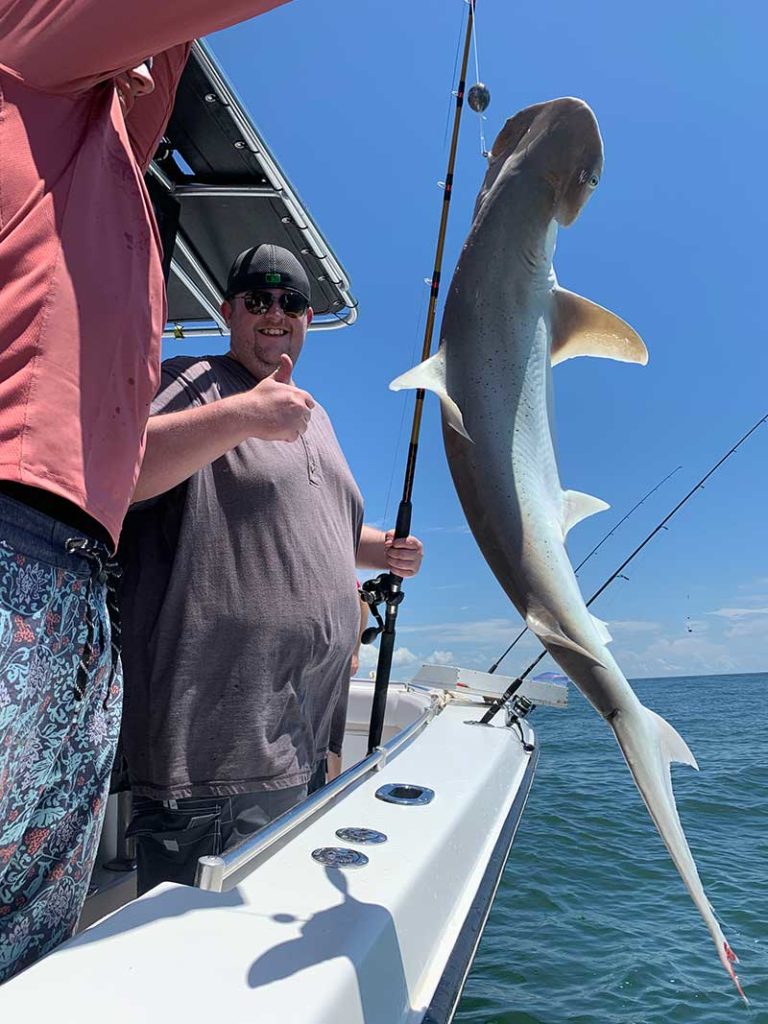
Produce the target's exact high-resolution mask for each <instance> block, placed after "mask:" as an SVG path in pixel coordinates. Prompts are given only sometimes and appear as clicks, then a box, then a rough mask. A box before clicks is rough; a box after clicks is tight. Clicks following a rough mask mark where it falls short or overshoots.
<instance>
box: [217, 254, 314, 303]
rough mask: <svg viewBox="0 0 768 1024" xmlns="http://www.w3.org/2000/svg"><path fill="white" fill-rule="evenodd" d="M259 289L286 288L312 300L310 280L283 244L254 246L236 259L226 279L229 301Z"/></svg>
mask: <svg viewBox="0 0 768 1024" xmlns="http://www.w3.org/2000/svg"><path fill="white" fill-rule="evenodd" d="M257 288H285V290H286V291H291V292H298V294H299V295H301V296H303V297H304V298H305V299H306V300H307V302H309V301H310V289H309V278H308V277H307V272H306V271H305V270H304V267H302V265H301V263H299V261H298V260H297V259H296V257H295V256H294V255H293V253H292V252H289V251H288V249H283V248H282V246H280V245H268V244H266V243H265V244H263V245H254V246H251V248H250V249H246V250H245V252H241V253H240V255H239V256H238V257H237V258H236V259H235V262H234V263H233V264H232V266H231V267H230V270H229V276H228V277H227V298H228V299H231V298H232V296H233V295H238V294H239V293H240V292H250V291H254V290H255V289H257Z"/></svg>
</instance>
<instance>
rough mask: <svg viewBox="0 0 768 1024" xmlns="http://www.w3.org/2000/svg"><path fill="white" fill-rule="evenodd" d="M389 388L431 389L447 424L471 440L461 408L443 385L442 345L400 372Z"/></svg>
mask: <svg viewBox="0 0 768 1024" xmlns="http://www.w3.org/2000/svg"><path fill="white" fill-rule="evenodd" d="M389 388H390V391H403V390H407V389H409V388H411V389H418V388H423V389H424V390H425V391H433V392H434V393H435V394H436V395H437V397H438V398H439V399H440V404H441V405H442V407H443V415H444V416H445V419H446V422H447V423H448V425H449V426H451V427H453V429H454V430H455V431H456V432H457V433H458V434H461V436H462V437H466V439H467V440H468V441H471V440H472V438H471V437H470V436H469V434H468V433H467V428H466V427H465V426H464V417H463V416H462V415H461V409H460V408H459V407H458V405H457V404H456V402H455V401H454V400H453V399H452V398H451V396H450V395H449V394H448V389H447V387H446V385H445V350H444V349H443V346H442V345H441V346H440V348H439V349H438V350H437V352H435V354H434V355H433V356H430V357H429V359H425V360H424V362H423V363H419V365H418V366H414V367H413V369H411V370H407V371H406V372H405V373H401V374H400V376H399V377H395V379H394V380H393V381H392V383H391V384H390V385H389Z"/></svg>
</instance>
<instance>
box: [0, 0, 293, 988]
mask: <svg viewBox="0 0 768 1024" xmlns="http://www.w3.org/2000/svg"><path fill="white" fill-rule="evenodd" d="M283 2H285V0H217V2H216V3H212V2H211V0H184V3H183V4H175V3H174V4H171V3H162V2H158V0H131V2H130V3H127V2H126V0H0V283H1V285H2V287H1V290H0V981H3V980H5V979H7V978H9V977H11V976H12V975H13V974H14V973H15V972H16V971H18V970H20V969H21V968H23V967H25V966H27V965H29V964H30V963H32V962H33V961H34V960H35V959H37V958H38V957H40V956H42V955H43V954H44V953H46V952H48V951H49V950H50V949H52V948H53V947H54V946H56V945H57V944H58V943H59V942H61V941H62V940H63V939H65V938H67V937H68V936H69V935H71V934H72V932H73V931H74V929H75V927H76V925H77V920H78V917H79V915H80V911H81V909H82V904H83V901H84V899H85V895H86V891H87V887H88V880H89V877H90V874H91V870H92V867H93V861H94V857H95V854H96V847H97V843H98V838H99V833H100V831H101V823H102V819H103V813H104V807H105V803H106V797H107V792H108V783H109V773H110V768H111V764H112V760H113V757H114V751H115V745H116V741H117V733H118V728H119V718H120V706H121V698H122V679H121V670H120V663H119V655H118V651H117V643H116V641H117V640H118V639H119V630H118V629H117V626H116V622H115V620H114V616H113V615H112V614H111V608H112V607H113V601H112V599H111V595H112V593H113V589H112V583H113V581H114V576H115V566H114V563H113V562H112V552H113V551H114V549H115V547H116V545H117V541H118V537H119V534H120V528H121V524H122V521H123V516H124V515H125V512H126V509H127V508H128V504H129V502H130V500H131V496H132V494H133V489H134V485H135V483H136V480H137V477H138V472H139V467H140V464H141V457H142V451H143V445H144V435H145V426H146V421H147V417H148V414H149V406H150V402H151V400H152V397H153V395H154V392H155V390H156V387H157V383H158V380H159V356H160V336H161V333H162V327H163V324H164V321H165V312H166V309H165V296H164V284H163V274H162V267H161V253H160V242H159V237H158V231H157V227H156V224H155V219H154V216H153V213H152V209H151V206H150V202H149V199H148V196H147V192H146V189H145V187H144V181H143V175H144V172H145V171H146V169H147V167H148V165H149V162H150V160H151V158H152V156H153V153H154V151H155V147H156V145H157V143H158V141H159V139H160V137H161V136H162V134H163V131H164V129H165V126H166V123H167V121H168V118H169V117H170V113H171V109H172V107H173V101H174V96H175V91H176V87H177V84H178V81H179V78H180V75H181V73H182V71H183V69H184V65H185V63H186V60H187V57H188V54H189V47H190V42H189V41H190V40H192V39H194V38H195V37H197V36H200V35H204V34H206V33H208V32H212V31H214V30H216V29H220V28H223V27H225V26H227V25H231V24H234V23H236V22H238V21H241V20H244V19H246V18H250V17H252V16H254V15H257V14H261V13H262V12H264V11H267V10H269V9H271V8H273V7H277V6H279V4H280V3H283ZM149 55H152V57H151V58H150V57H149ZM291 390H292V389H291V388H290V387H289V386H287V385H286V403H285V404H286V407H287V408H289V407H290V406H291V399H290V395H289V394H288V392H290V391H291ZM279 405H280V403H279V402H278V406H279Z"/></svg>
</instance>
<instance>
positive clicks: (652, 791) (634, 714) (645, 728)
mask: <svg viewBox="0 0 768 1024" xmlns="http://www.w3.org/2000/svg"><path fill="white" fill-rule="evenodd" d="M608 722H609V724H610V726H611V728H612V729H613V732H614V734H615V736H616V739H617V741H618V744H619V747H620V748H621V752H622V754H623V755H624V759H625V760H626V762H627V764H628V765H629V770H630V771H631V772H632V777H633V778H634V780H635V783H636V785H637V788H638V789H639V790H640V794H641V796H642V798H643V800H644V801H645V805H646V807H647V808H648V812H649V814H650V815H651V818H652V819H653V822H654V824H655V825H656V828H657V829H658V830H659V835H660V836H661V838H662V839H663V840H664V845H665V846H666V848H667V850H668V851H669V855H670V856H671V858H672V860H673V862H674V865H675V867H676V868H677V870H678V872H679V873H680V877H681V878H682V880H683V882H684V883H685V887H686V889H687V890H688V892H689V893H690V895H691V899H692V900H693V902H694V903H695V904H696V907H697V908H698V911H699V913H700V914H701V916H702V917H703V918H704V922H705V924H706V926H707V928H708V929H709V933H710V935H711V936H712V938H713V940H714V943H715V947H716V948H717V953H718V956H719V957H720V962H721V963H722V965H723V967H724V968H725V969H726V971H727V972H728V974H729V975H730V976H731V979H732V980H733V983H734V985H735V986H736V988H737V989H738V992H739V995H740V996H741V997H742V999H743V1000H744V1001H745V1002H747V997H746V996H745V995H744V992H743V990H742V987H741V985H740V983H739V979H738V978H737V977H736V972H735V971H734V969H733V964H734V963H738V958H737V956H736V954H735V953H734V952H733V950H732V949H731V947H730V946H729V944H728V941H727V940H726V938H725V936H724V935H723V932H722V929H721V928H720V925H719V923H718V921H717V918H716V917H715V915H714V912H713V910H712V907H711V905H710V903H709V900H708V899H707V897H706V895H705V893H704V888H703V886H702V884H701V879H700V878H699V873H698V871H697V869H696V864H695V862H694V859H693V854H692V853H691V851H690V848H689V846H688V841H687V840H686V838H685V833H684V832H683V826H682V825H681V823H680V817H679V815H678V813H677V806H676V804H675V795H674V792H673V791H672V777H671V772H670V765H671V764H672V762H676V763H679V764H687V765H690V766H691V767H692V768H696V769H698V765H697V764H696V758H695V757H694V756H693V754H692V753H691V751H690V750H689V748H688V745H687V743H686V742H685V740H684V739H683V738H682V736H680V734H679V733H678V732H676V730H675V729H673V728H672V726H671V725H670V724H669V722H666V721H665V720H664V719H663V718H661V717H660V716H659V715H657V714H656V713H655V712H653V711H651V710H650V709H649V708H646V707H644V706H643V705H642V704H640V703H638V704H637V705H636V706H635V707H633V708H632V709H631V710H628V711H619V712H616V713H615V714H614V715H612V716H611V717H609V718H608Z"/></svg>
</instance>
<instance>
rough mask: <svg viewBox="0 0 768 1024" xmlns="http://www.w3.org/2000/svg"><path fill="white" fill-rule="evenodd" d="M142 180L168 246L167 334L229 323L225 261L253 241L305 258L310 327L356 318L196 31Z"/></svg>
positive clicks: (322, 246) (305, 218)
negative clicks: (224, 307)
mask: <svg viewBox="0 0 768 1024" xmlns="http://www.w3.org/2000/svg"><path fill="white" fill-rule="evenodd" d="M147 183H148V185H149V190H150V194H151V196H152V200H153V202H154V204H155V210H156V212H157V217H158V223H159V226H160V232H161V235H162V237H163V245H164V249H165V254H166V256H165V258H166V276H167V278H168V325H167V329H166V337H173V336H176V337H184V336H187V335H201V334H202V335H206V334H207V335H210V334H225V333H227V330H226V325H225V324H224V321H223V320H222V318H221V314H220V312H219V305H220V303H221V300H222V297H223V294H224V287H225V283H226V279H227V271H228V270H229V266H230V264H231V262H232V260H233V259H234V257H235V256H236V255H237V253H239V252H241V251H242V250H243V249H246V248H248V247H249V246H251V245H254V244H255V243H256V242H260V241H265V242H272V243H274V244H276V245H282V246H284V247H285V248H286V249H290V250H291V252H293V253H295V254H296V256H297V257H298V258H299V259H300V260H301V262H302V263H303V264H304V267H305V268H306V271H307V275H308V277H309V280H310V286H311V291H312V307H313V309H314V311H315V319H314V320H313V321H312V325H311V328H310V330H322V329H326V330H327V329H329V328H333V327H341V326H344V325H345V324H352V323H354V321H355V320H356V319H357V302H356V300H355V298H354V297H353V296H352V294H351V292H350V284H349V279H348V277H347V275H346V273H345V271H344V268H343V267H342V266H341V264H340V263H339V261H338V260H337V259H336V256H335V255H334V253H333V252H332V250H331V248H330V246H329V245H328V243H327V242H326V241H325V239H324V238H323V236H322V234H321V233H320V231H319V229H318V228H317V226H316V225H315V223H314V221H313V220H312V217H311V216H310V215H309V212H308V211H307V209H306V207H305V206H304V205H303V204H302V202H301V200H300V199H299V197H298V195H297V194H296V191H295V189H294V188H293V186H292V185H291V183H290V182H289V181H288V179H287V178H286V176H285V174H284V173H283V171H282V169H281V168H280V166H279V164H278V163H277V161H276V160H275V158H274V156H273V155H272V153H271V152H270V150H269V147H268V146H267V145H266V143H265V142H264V140H263V138H262V137H261V135H260V134H259V132H258V131H257V129H256V127H255V126H254V124H253V122H252V121H251V119H250V117H249V116H248V114H247V113H246V111H245V109H244V107H243V105H242V103H241V102H240V101H239V99H238V98H237V96H236V95H235V92H234V90H233V88H232V86H231V85H230V84H229V83H228V82H227V80H226V78H225V76H224V74H223V73H222V71H221V69H220V68H219V66H218V65H217V63H216V61H215V59H214V57H213V55H212V53H211V51H210V50H209V49H208V47H207V46H206V45H205V44H204V43H202V42H200V41H197V42H195V43H194V45H193V47H192V53H191V55H190V58H189V62H188V64H187V67H186V69H185V71H184V74H183V76H182V79H181V82H180V84H179V89H178V92H177V95H176V104H175V106H174V109H173V114H172V116H171V120H170V123H169V125H168V129H167V132H166V136H165V137H164V139H163V140H162V142H161V144H160V146H159V147H158V150H157V153H156V154H155V159H154V161H153V163H152V166H151V167H150V170H149V173H148V175H147Z"/></svg>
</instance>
